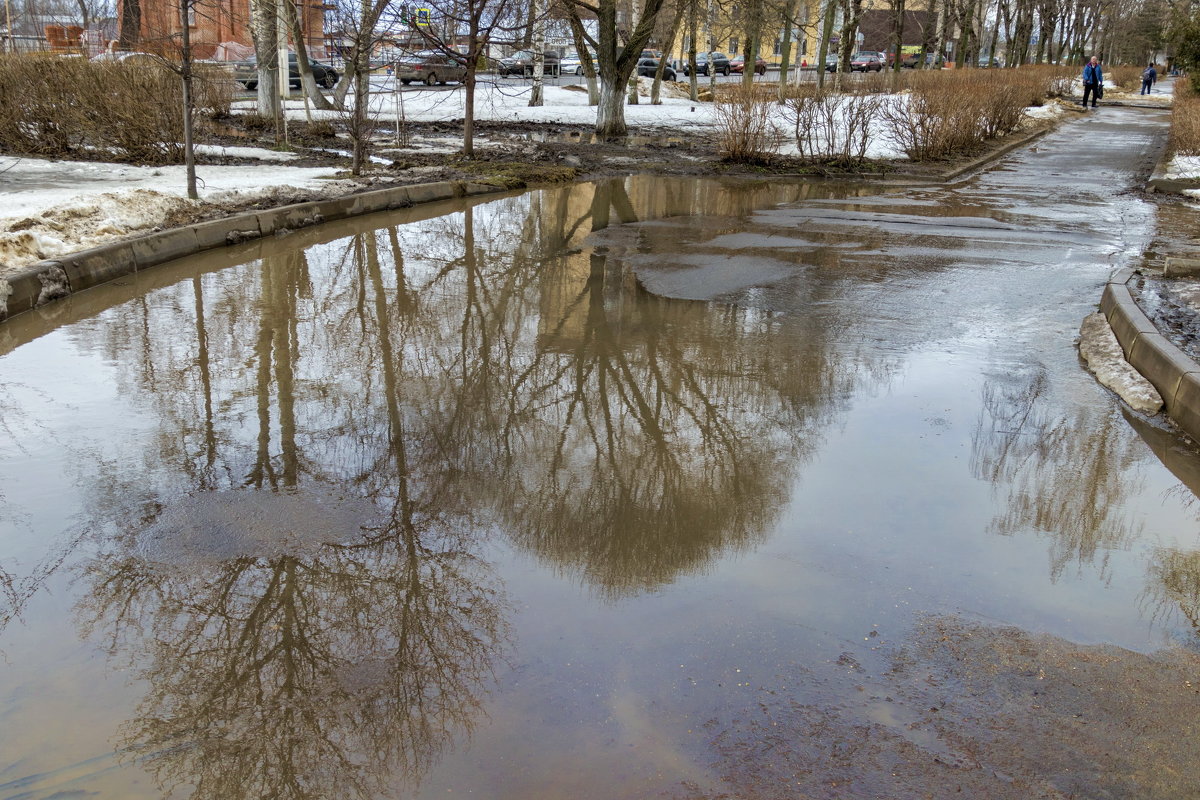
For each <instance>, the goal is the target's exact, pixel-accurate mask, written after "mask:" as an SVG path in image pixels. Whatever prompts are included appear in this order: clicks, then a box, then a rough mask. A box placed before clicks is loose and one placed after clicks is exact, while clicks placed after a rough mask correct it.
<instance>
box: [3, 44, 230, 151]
mask: <svg viewBox="0 0 1200 800" xmlns="http://www.w3.org/2000/svg"><path fill="white" fill-rule="evenodd" d="M196 84H197V86H198V87H199V88H198V91H197V105H198V107H200V108H201V109H203V110H205V111H207V112H209V113H211V114H228V113H229V108H230V104H231V102H232V97H233V94H232V91H233V88H232V84H231V82H229V81H228V80H226V79H225V77H224V74H223V73H217V72H213V71H204V70H202V71H201V74H200V79H199V80H198V81H197V82H196ZM182 139H183V87H182V84H181V81H180V79H179V76H178V75H177V74H176V73H175V72H173V71H172V70H171V69H169V68H168V67H167V66H165V65H158V64H153V63H146V62H140V63H133V62H119V61H109V62H92V61H88V60H86V59H83V58H63V57H60V56H52V55H34V56H30V55H21V56H5V57H0V147H3V148H4V149H6V150H10V151H14V152H20V153H28V154H30V155H38V156H49V157H90V158H94V157H97V156H99V157H103V158H110V159H113V160H116V161H132V162H139V163H147V164H166V163H178V162H179V161H181V160H182V159H183V145H182Z"/></svg>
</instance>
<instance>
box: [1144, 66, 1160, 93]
mask: <svg viewBox="0 0 1200 800" xmlns="http://www.w3.org/2000/svg"><path fill="white" fill-rule="evenodd" d="M1156 80H1158V70H1156V69H1155V68H1154V62H1153V61H1151V62H1150V63H1149V65H1147V67H1146V71H1145V72H1143V73H1142V91H1141V93H1142V94H1150V89H1151V87H1152V86H1154V82H1155V81H1156Z"/></svg>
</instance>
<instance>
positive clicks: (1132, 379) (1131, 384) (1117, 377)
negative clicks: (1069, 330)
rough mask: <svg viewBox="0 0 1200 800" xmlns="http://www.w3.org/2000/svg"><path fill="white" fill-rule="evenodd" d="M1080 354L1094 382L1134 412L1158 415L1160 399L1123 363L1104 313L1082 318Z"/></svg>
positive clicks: (1153, 390) (1160, 404)
mask: <svg viewBox="0 0 1200 800" xmlns="http://www.w3.org/2000/svg"><path fill="white" fill-rule="evenodd" d="M1079 354H1080V355H1081V356H1083V360H1084V361H1086V362H1087V368H1088V370H1090V371H1091V372H1092V374H1094V375H1095V376H1096V380H1098V381H1100V383H1101V384H1102V385H1104V386H1107V387H1108V388H1109V389H1111V390H1113V391H1114V392H1116V393H1117V395H1118V396H1119V397H1120V398H1121V399H1122V400H1124V401H1125V402H1126V403H1128V404H1129V407H1130V408H1132V409H1133V410H1134V411H1140V412H1142V413H1143V414H1157V413H1158V410H1159V409H1160V408H1162V405H1163V400H1162V396H1161V395H1159V393H1158V391H1157V390H1156V389H1155V388H1154V387H1153V386H1151V385H1150V382H1149V381H1147V380H1146V379H1145V378H1143V377H1142V376H1141V374H1139V373H1138V371H1137V370H1135V369H1134V368H1133V367H1132V366H1130V364H1129V362H1128V361H1126V360H1125V354H1124V352H1123V351H1122V350H1121V345H1120V344H1119V343H1118V342H1117V337H1116V335H1115V334H1114V333H1113V332H1112V328H1110V327H1109V325H1108V320H1107V319H1105V318H1104V315H1103V314H1101V313H1099V312H1096V313H1095V314H1089V315H1088V316H1087V317H1085V318H1084V320H1083V327H1081V328H1080V329H1079Z"/></svg>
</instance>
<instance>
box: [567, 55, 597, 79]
mask: <svg viewBox="0 0 1200 800" xmlns="http://www.w3.org/2000/svg"><path fill="white" fill-rule="evenodd" d="M587 57H588V60H589V61H591V62H592V69H593V70H595V69H596V57H595V56H594V55H592V54H591V53H588V54H587ZM558 69H559V71H560V72H561V73H562V74H563V75H582V74H583V59H582V58H580V57H579V54H578V53H567V54H566V55H565V56H563V57H562V58H561V59H559V61H558Z"/></svg>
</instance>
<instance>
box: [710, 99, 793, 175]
mask: <svg viewBox="0 0 1200 800" xmlns="http://www.w3.org/2000/svg"><path fill="white" fill-rule="evenodd" d="M774 100H775V97H774V95H773V93H771V92H763V91H760V90H759V89H758V88H757V87H755V86H754V85H751V86H750V87H745V86H743V85H742V84H740V83H738V84H733V85H730V86H727V87H722V90H721V92H720V93H719V94H718V95H717V97H716V103H715V105H714V108H713V110H714V112H715V117H716V128H717V148H718V151H719V152H720V154H721V157H722V158H724V159H726V160H727V161H735V162H741V163H756V162H762V161H765V160H766V159H767V158H769V157H770V155H771V154H772V153H773V152H774V151H775V149H776V148H777V147H778V146H779V141H780V139H781V138H782V137H781V135H780V131H779V129H778V128H776V127H775V124H774V122H772V120H771V117H772V111H773V109H774V106H775V102H774Z"/></svg>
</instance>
